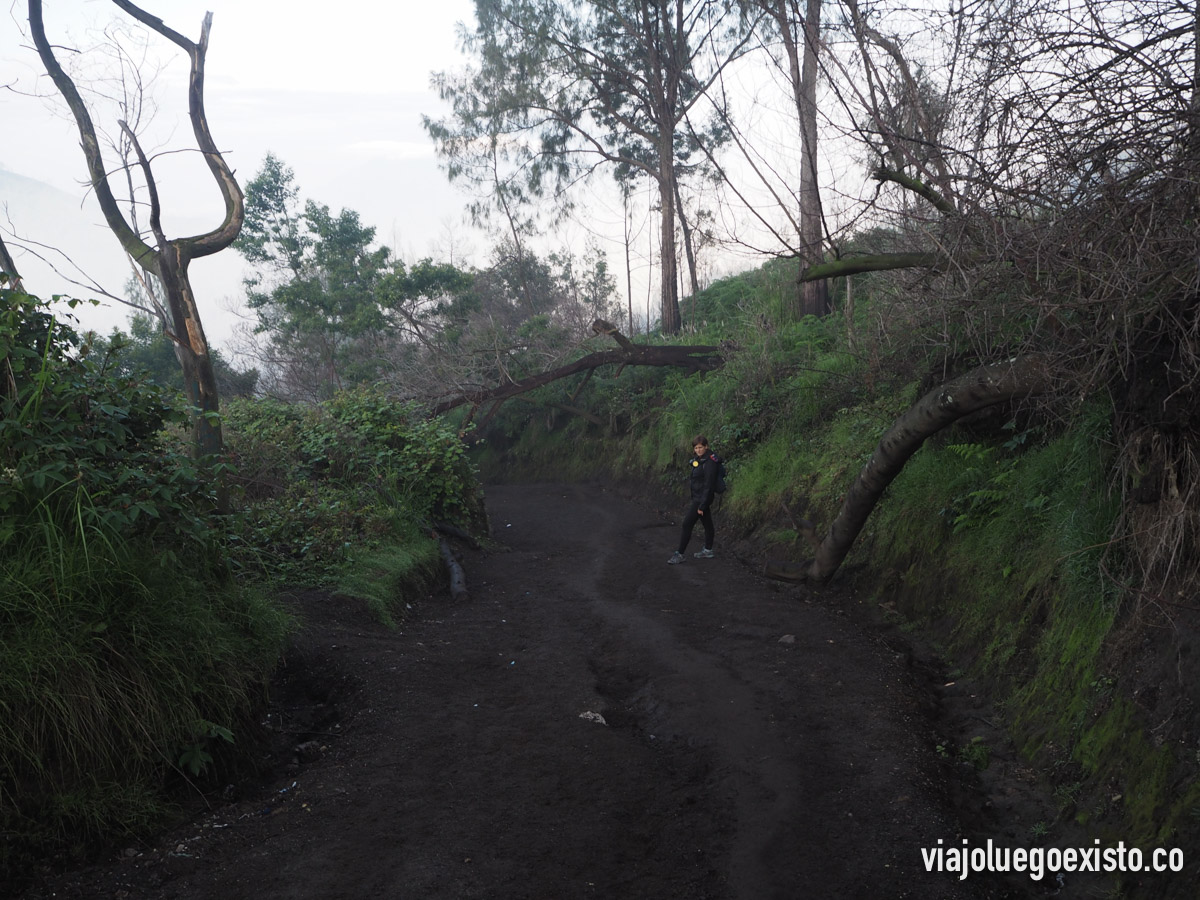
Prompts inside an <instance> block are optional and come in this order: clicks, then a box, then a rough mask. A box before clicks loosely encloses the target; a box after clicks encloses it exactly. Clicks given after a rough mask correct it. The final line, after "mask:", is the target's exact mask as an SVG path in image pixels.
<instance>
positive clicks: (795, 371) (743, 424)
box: [476, 274, 1200, 848]
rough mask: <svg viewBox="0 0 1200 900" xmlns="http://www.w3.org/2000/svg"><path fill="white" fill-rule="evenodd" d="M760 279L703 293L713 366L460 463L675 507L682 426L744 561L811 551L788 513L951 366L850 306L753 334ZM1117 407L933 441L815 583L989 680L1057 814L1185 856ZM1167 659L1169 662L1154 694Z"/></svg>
mask: <svg viewBox="0 0 1200 900" xmlns="http://www.w3.org/2000/svg"><path fill="white" fill-rule="evenodd" d="M764 277H765V276H764V275H762V274H756V275H755V276H753V278H751V279H745V278H743V279H734V280H733V283H723V284H721V285H718V286H717V290H718V291H723V292H725V293H724V295H720V296H718V297H717V298H716V299H714V297H713V295H712V294H711V293H710V294H709V295H702V297H701V298H700V303H699V306H700V308H701V309H702V310H704V309H706V308H707V309H708V310H709V312H710V313H712V314H713V320H714V322H713V324H712V325H711V326H710V328H709V330H708V333H707V334H701V335H699V336H698V335H697V334H690V335H688V336H687V342H688V343H693V344H694V343H699V342H702V340H698V337H699V338H701V339H703V338H704V337H708V338H709V339H711V341H712V343H714V344H715V343H716V342H717V340H718V339H725V340H727V342H728V341H730V339H731V337H732V343H733V344H736V349H733V350H730V352H729V353H728V354H727V362H726V365H725V366H724V367H723V368H722V369H720V370H719V371H716V372H712V373H708V374H704V375H693V376H686V375H682V374H678V373H664V372H661V371H647V370H634V369H629V370H626V371H624V372H622V373H620V374H616V373H610V374H609V375H608V376H607V377H594V378H592V379H590V381H589V382H588V383H587V384H585V385H583V387H582V388H580V385H579V384H578V383H560V384H559V385H556V386H551V387H550V388H546V389H543V392H542V394H540V395H537V400H535V401H534V403H533V404H531V403H529V402H522V403H520V404H515V403H513V404H510V408H508V409H507V410H505V411H504V412H502V413H501V414H499V415H498V416H496V417H495V418H494V419H493V420H492V424H491V426H490V427H489V429H488V431H487V433H486V434H484V435H482V437H483V438H484V440H483V441H482V443H481V444H480V445H479V447H478V449H477V451H476V457H477V461H478V464H479V465H480V468H481V471H482V472H483V474H484V477H485V478H492V479H508V480H517V479H522V478H524V479H530V478H533V479H536V478H555V479H559V478H570V479H613V480H619V481H630V480H633V481H639V482H641V483H642V484H644V485H646V486H647V488H648V489H650V490H659V491H662V493H663V494H664V495H665V496H667V495H669V496H671V497H678V496H680V495H681V489H680V479H681V477H682V476H681V472H682V468H681V467H682V464H683V462H684V461H685V460H686V454H687V453H688V452H689V451H688V448H689V442H690V438H691V437H692V436H693V435H694V434H697V433H703V434H705V435H707V436H708V437H709V438H710V439H711V440H712V443H713V446H714V448H715V449H716V450H717V451H718V452H719V453H720V454H721V455H722V456H723V457H724V458H725V459H726V461H727V465H728V469H729V472H730V488H729V491H728V493H727V494H726V495H725V496H724V498H723V500H722V508H721V519H722V532H723V537H726V539H728V538H729V537H736V538H737V539H738V540H743V541H747V542H750V544H751V545H752V546H753V548H754V552H755V553H757V554H760V555H761V557H762V558H767V557H772V558H791V559H797V560H798V559H802V558H804V557H806V556H811V555H812V551H811V547H810V545H809V544H808V543H807V542H806V541H805V539H804V537H803V535H802V534H801V533H800V531H798V529H797V521H798V520H799V519H801V518H805V519H809V520H812V521H813V522H815V523H816V525H817V531H818V533H821V531H822V528H823V527H827V526H828V524H829V522H830V520H831V519H832V517H833V516H834V515H835V514H836V512H837V509H838V507H839V505H840V502H841V498H842V496H843V495H844V493H845V491H846V489H847V487H848V486H849V484H850V483H851V481H852V480H853V478H854V477H855V475H856V474H857V472H858V471H859V469H860V468H861V467H862V465H863V463H864V462H865V461H866V460H867V459H868V458H869V456H870V454H871V452H872V450H873V449H874V447H875V444H876V443H877V441H878V439H879V438H880V436H881V435H882V434H883V432H884V431H885V430H886V429H887V428H888V426H889V425H890V424H891V423H892V422H893V421H894V419H895V418H896V416H897V415H898V414H900V413H901V412H902V411H904V410H905V409H907V408H908V407H909V406H911V404H912V403H913V402H914V401H915V400H916V399H918V397H919V396H921V395H922V394H923V393H924V392H925V391H927V390H928V389H930V388H931V387H933V386H936V385H937V384H940V383H941V382H942V381H944V380H946V379H947V376H948V375H950V374H956V373H954V372H951V371H950V366H951V365H952V364H948V363H947V362H946V359H945V357H944V356H941V357H939V355H938V354H937V353H936V352H929V351H928V350H927V349H924V348H922V347H920V346H918V345H916V344H912V343H910V344H907V345H904V344H900V343H898V342H896V341H891V342H890V344H889V342H888V341H885V340H881V339H880V336H879V335H878V334H876V335H873V336H872V335H870V334H868V333H867V332H869V331H870V318H869V315H870V314H869V312H867V311H865V310H863V309H860V310H859V311H858V313H856V316H857V317H858V318H857V319H856V320H855V321H848V320H846V319H844V318H840V317H837V316H833V317H830V318H828V319H825V320H816V319H811V318H810V319H806V320H804V321H802V322H798V323H793V324H790V325H782V326H768V325H767V324H766V323H767V322H769V321H774V319H773V318H772V317H769V316H763V315H759V314H757V313H756V311H755V308H754V305H753V303H752V302H747V298H754V297H760V298H761V297H762V296H763V294H764V291H763V290H762V283H761V282H762V280H763V278H764ZM753 279H758V281H757V282H756V281H754V280H753ZM731 292H732V293H733V294H734V296H735V301H736V302H730V301H729V299H728V295H729V294H730V293H731ZM767 293H768V295H769V292H767ZM763 302H769V300H768V301H763ZM706 304H707V307H706ZM721 310H724V311H725V315H724V316H723V317H722V316H721V315H720V314H719V313H720V311H721ZM959 371H961V369H959ZM568 400H569V401H570V402H569V403H568V402H567V401H568ZM580 407H582V408H586V409H587V410H589V411H590V412H591V414H592V416H591V418H584V417H580V416H577V415H573V414H572V413H571V411H570V408H580ZM597 416H598V417H599V418H600V419H601V420H602V421H605V422H606V423H607V424H606V425H605V426H598V425H597V424H596V423H595V421H594V419H595V418H596V417H597ZM1115 416H1116V413H1115V412H1114V408H1113V405H1112V404H1111V403H1110V402H1107V401H1106V400H1104V399H1103V398H1100V397H1095V398H1091V399H1088V400H1086V401H1085V402H1084V403H1082V404H1081V405H1080V406H1079V408H1078V409H1077V410H1073V411H1072V412H1071V414H1070V415H1066V416H1057V415H1055V416H1052V415H1049V414H1048V413H1047V411H1046V410H1045V409H1044V408H1043V409H1038V408H1035V407H1033V406H1029V407H1027V408H1022V407H1020V406H1012V405H1006V406H1004V407H1001V408H997V409H994V410H991V411H987V412H985V413H984V414H977V415H976V416H974V417H971V418H970V419H968V420H964V421H963V422H960V423H959V424H958V425H956V426H953V427H951V428H948V429H946V430H944V431H943V432H942V433H940V434H938V435H936V436H934V437H933V438H931V439H930V440H928V441H927V442H926V444H925V445H924V446H923V447H922V449H921V450H920V451H918V453H917V454H916V455H915V456H914V457H913V458H912V459H911V460H910V461H909V463H908V464H907V465H906V467H905V468H904V470H903V472H902V473H901V474H900V476H899V477H898V478H897V479H896V480H895V481H894V482H893V483H892V485H891V486H890V487H889V489H888V491H887V492H886V494H885V495H884V498H883V499H882V501H881V502H880V504H879V505H878V507H877V508H876V509H875V511H874V513H873V514H872V516H871V518H870V519H869V521H868V523H867V526H866V528H865V529H864V531H863V533H862V534H861V535H860V536H859V538H858V540H857V542H856V544H855V546H854V549H853V550H852V552H851V554H850V556H849V557H848V559H847V560H846V562H845V564H844V565H843V567H842V570H841V571H840V572H839V573H838V574H837V576H836V579H837V580H841V581H843V582H847V581H848V582H852V583H853V585H854V587H855V589H856V590H857V591H858V592H859V594H860V596H866V597H869V598H871V599H872V600H876V601H878V603H886V604H887V605H888V606H889V608H890V607H892V606H894V607H895V609H896V610H897V611H898V613H899V614H900V615H901V616H903V618H904V622H903V624H902V626H901V627H902V628H903V629H904V630H906V631H909V632H912V633H914V634H917V635H919V636H920V637H921V639H922V640H924V641H927V642H930V643H932V644H934V645H935V646H937V647H938V648H939V650H940V652H941V654H942V655H943V657H944V658H945V661H946V664H947V665H948V666H950V667H951V668H954V669H959V670H961V671H962V672H964V673H965V674H967V675H969V677H971V678H972V679H974V680H975V681H976V682H977V683H978V684H980V685H981V687H984V688H986V690H987V692H988V693H989V695H990V696H991V698H992V699H993V701H994V702H995V703H996V705H997V708H998V709H999V710H1000V714H1001V717H1002V719H1003V722H1004V724H1005V726H1006V728H1007V730H1008V732H1009V733H1010V735H1011V737H1012V740H1013V741H1014V743H1015V745H1016V746H1017V748H1019V750H1020V752H1021V753H1022V754H1023V755H1024V756H1025V757H1026V758H1027V759H1028V760H1029V761H1030V763H1031V764H1032V765H1033V766H1035V767H1036V768H1037V769H1038V771H1039V772H1040V773H1041V774H1042V775H1043V776H1044V778H1045V780H1046V782H1047V784H1048V785H1049V786H1050V788H1051V789H1052V790H1053V791H1054V795H1055V798H1056V799H1057V800H1058V801H1059V810H1060V822H1064V823H1065V822H1070V823H1072V827H1075V826H1084V827H1085V828H1086V829H1087V830H1088V832H1089V833H1090V834H1092V835H1094V837H1096V838H1099V839H1100V840H1101V841H1103V842H1110V841H1111V842H1116V841H1117V840H1124V841H1125V842H1126V844H1127V845H1136V846H1142V847H1147V848H1150V847H1171V846H1179V847H1185V848H1186V847H1188V846H1192V845H1194V842H1195V839H1196V836H1197V826H1198V825H1200V784H1198V782H1197V780H1196V769H1197V756H1198V753H1197V745H1196V734H1197V731H1196V727H1197V725H1200V720H1198V719H1197V718H1196V712H1195V707H1194V690H1195V688H1194V685H1195V681H1194V680H1193V679H1189V678H1188V674H1189V669H1188V666H1189V665H1190V663H1189V660H1190V657H1189V656H1188V654H1189V644H1188V636H1189V633H1188V632H1187V630H1186V629H1184V628H1180V627H1175V628H1174V629H1173V630H1172V627H1171V623H1172V622H1173V621H1174V622H1178V620H1177V619H1170V618H1167V617H1164V616H1163V615H1161V614H1160V613H1161V612H1162V611H1161V610H1159V609H1151V608H1149V607H1148V606H1147V604H1146V603H1145V601H1144V597H1143V595H1142V594H1141V593H1139V590H1138V589H1137V586H1136V585H1135V584H1134V583H1133V581H1134V578H1133V575H1132V574H1131V572H1132V571H1133V567H1132V566H1131V565H1129V561H1128V559H1127V558H1126V547H1125V546H1123V542H1122V541H1121V540H1120V539H1119V538H1118V539H1116V540H1114V535H1115V534H1118V533H1119V531H1120V529H1119V523H1120V518H1121V516H1122V514H1123V510H1122V500H1121V497H1120V492H1119V491H1117V490H1114V487H1113V484H1114V472H1115V467H1116V465H1117V460H1116V458H1115V457H1116V455H1117V453H1118V451H1117V449H1116V442H1115V440H1114V438H1113V430H1114V427H1115V426H1114V423H1115ZM871 605H872V606H875V605H876V604H874V603H873V604H871ZM1171 660H1179V661H1180V667H1179V670H1178V672H1177V673H1173V674H1172V677H1171V678H1170V679H1169V680H1167V681H1165V682H1162V683H1155V681H1154V680H1155V678H1157V677H1158V676H1157V674H1154V673H1159V672H1161V671H1165V669H1167V668H1168V666H1167V665H1166V662H1167V661H1171ZM1155 661H1157V663H1158V664H1157V665H1152V663H1154V662H1155ZM1151 686H1153V687H1154V691H1153V692H1151V691H1150V690H1149V688H1150V687H1151ZM1150 693H1153V694H1154V695H1155V698H1156V702H1154V703H1148V702H1147V699H1148V697H1149V695H1150ZM1053 839H1054V832H1053V827H1051V829H1050V831H1049V833H1048V834H1047V835H1046V836H1045V837H1044V840H1045V841H1047V842H1052V841H1053Z"/></svg>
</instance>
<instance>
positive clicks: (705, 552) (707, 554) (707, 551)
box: [692, 547, 717, 559]
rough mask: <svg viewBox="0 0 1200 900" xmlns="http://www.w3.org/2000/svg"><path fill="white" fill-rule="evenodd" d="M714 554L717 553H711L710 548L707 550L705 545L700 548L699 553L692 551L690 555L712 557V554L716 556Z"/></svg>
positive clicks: (701, 557)
mask: <svg viewBox="0 0 1200 900" xmlns="http://www.w3.org/2000/svg"><path fill="white" fill-rule="evenodd" d="M716 555H717V554H715V553H713V552H712V551H711V550H709V549H708V548H707V547H705V548H704V549H703V550H701V551H700V552H699V553H693V554H692V556H694V557H696V559H712V558H713V557H714V556H716Z"/></svg>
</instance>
